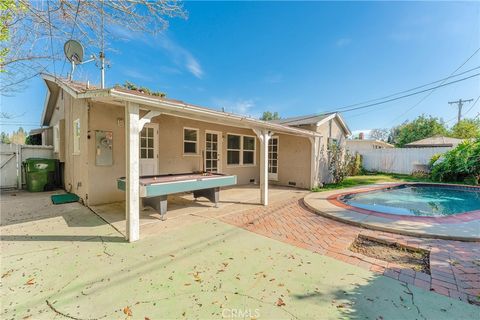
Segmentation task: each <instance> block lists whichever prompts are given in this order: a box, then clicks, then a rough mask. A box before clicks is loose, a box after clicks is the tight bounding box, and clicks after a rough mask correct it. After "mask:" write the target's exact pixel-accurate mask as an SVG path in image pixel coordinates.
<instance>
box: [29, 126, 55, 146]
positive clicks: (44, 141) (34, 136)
mask: <svg viewBox="0 0 480 320" xmlns="http://www.w3.org/2000/svg"><path fill="white" fill-rule="evenodd" d="M28 136H29V137H30V139H31V141H33V142H35V143H33V144H35V145H41V146H52V145H53V130H52V128H49V127H47V128H38V129H32V130H30V132H29V133H28Z"/></svg>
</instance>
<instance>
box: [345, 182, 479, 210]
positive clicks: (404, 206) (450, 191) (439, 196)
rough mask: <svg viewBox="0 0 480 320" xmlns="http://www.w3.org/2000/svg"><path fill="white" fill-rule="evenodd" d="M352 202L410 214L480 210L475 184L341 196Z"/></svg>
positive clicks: (359, 205) (374, 208)
mask: <svg viewBox="0 0 480 320" xmlns="http://www.w3.org/2000/svg"><path fill="white" fill-rule="evenodd" d="M342 201H343V202H345V203H347V204H348V205H350V206H353V207H358V208H362V209H367V210H372V211H378V212H383V213H390V214H398V215H408V216H450V215H454V214H459V213H464V212H467V211H473V210H480V191H478V190H475V189H473V188H471V189H468V188H455V187H453V188H450V187H442V186H435V187H433V186H425V185H417V186H414V185H412V186H410V185H403V186H399V187H394V188H388V189H382V190H376V191H370V192H364V193H357V194H350V195H346V196H344V197H342Z"/></svg>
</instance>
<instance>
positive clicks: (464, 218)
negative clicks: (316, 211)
mask: <svg viewBox="0 0 480 320" xmlns="http://www.w3.org/2000/svg"><path fill="white" fill-rule="evenodd" d="M408 185H417V186H422V185H427V186H428V185H432V186H433V185H434V186H440V187H442V186H443V187H453V188H454V189H455V187H457V189H460V188H462V187H463V188H466V187H468V188H469V189H478V190H479V191H480V187H477V186H466V185H458V184H446V183H442V184H439V183H424V182H408V183H396V184H393V185H387V186H378V187H372V188H369V189H366V190H353V191H349V192H342V193H337V194H334V195H331V196H329V197H328V198H327V200H328V201H329V202H330V203H332V204H334V205H336V206H338V207H342V208H344V209H347V210H351V211H355V212H359V213H362V214H367V215H373V216H376V217H382V218H386V219H390V220H396V221H399V220H402V221H405V220H406V221H421V222H433V223H459V222H468V221H473V220H478V219H480V210H473V211H467V212H463V213H460V214H456V215H452V216H448V217H426V216H407V215H398V214H393V213H392V214H389V213H384V212H380V211H374V210H368V209H363V208H359V207H355V206H351V205H349V204H347V203H345V202H343V201H342V200H341V198H342V197H344V196H346V195H350V194H359V193H366V192H371V191H377V190H384V189H391V188H395V187H399V186H408Z"/></svg>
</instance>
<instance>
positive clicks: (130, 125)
mask: <svg viewBox="0 0 480 320" xmlns="http://www.w3.org/2000/svg"><path fill="white" fill-rule="evenodd" d="M90 99H91V100H92V101H98V102H103V103H110V104H112V103H113V104H117V105H121V106H124V107H125V134H126V137H125V141H126V148H125V156H126V206H125V208H126V221H127V226H126V237H127V239H128V240H129V241H136V240H138V239H139V238H140V227H139V217H140V213H139V210H140V209H139V208H140V203H139V201H140V198H139V187H138V186H139V183H140V182H139V171H140V169H139V160H138V159H139V133H140V131H141V130H142V128H143V126H144V125H145V124H147V123H149V122H150V121H151V120H152V118H154V117H157V116H159V115H161V114H165V115H170V116H175V117H183V118H188V119H192V120H196V121H204V122H210V123H216V124H218V123H221V124H224V125H229V126H233V127H239V128H248V129H251V130H252V131H253V132H254V133H255V134H256V136H257V137H258V139H259V141H260V165H259V167H260V184H259V186H260V188H259V189H260V202H261V204H263V205H265V206H266V205H268V203H269V197H268V189H269V183H268V142H269V140H270V138H271V137H272V135H273V134H275V133H276V134H278V133H281V134H287V135H294V136H299V137H304V138H305V139H309V141H310V142H311V155H312V157H311V187H314V186H316V185H317V180H318V153H319V145H320V139H319V138H320V137H321V136H320V135H319V134H318V133H316V132H312V131H307V130H303V129H298V128H292V127H287V126H283V125H279V124H275V123H271V122H267V121H261V120H257V119H253V118H250V117H245V116H240V115H236V114H231V113H226V112H220V111H215V110H211V109H207V108H203V107H198V106H194V105H189V104H186V103H183V102H181V101H176V100H170V99H163V98H158V97H151V96H147V95H143V94H136V93H131V92H127V90H122V89H110V90H109V91H108V94H107V95H98V94H97V95H95V96H92V97H90Z"/></svg>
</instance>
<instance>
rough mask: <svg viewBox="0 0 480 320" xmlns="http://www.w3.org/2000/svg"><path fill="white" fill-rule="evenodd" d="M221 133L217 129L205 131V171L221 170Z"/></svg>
mask: <svg viewBox="0 0 480 320" xmlns="http://www.w3.org/2000/svg"><path fill="white" fill-rule="evenodd" d="M221 150H222V134H221V132H217V131H206V132H205V171H206V172H221V163H222V161H221Z"/></svg>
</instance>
